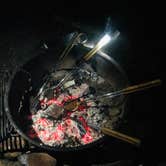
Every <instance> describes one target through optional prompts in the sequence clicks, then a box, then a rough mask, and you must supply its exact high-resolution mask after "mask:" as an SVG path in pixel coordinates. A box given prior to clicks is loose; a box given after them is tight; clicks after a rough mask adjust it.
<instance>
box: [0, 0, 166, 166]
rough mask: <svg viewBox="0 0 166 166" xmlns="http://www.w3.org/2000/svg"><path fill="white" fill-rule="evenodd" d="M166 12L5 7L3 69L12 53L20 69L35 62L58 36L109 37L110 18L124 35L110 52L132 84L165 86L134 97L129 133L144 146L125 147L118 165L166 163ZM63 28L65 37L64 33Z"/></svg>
mask: <svg viewBox="0 0 166 166" xmlns="http://www.w3.org/2000/svg"><path fill="white" fill-rule="evenodd" d="M13 5H15V6H13ZM162 6H163V4H160V3H159V2H158V3H157V2H155V3H153V2H149V3H148V2H147V4H145V3H141V2H139V3H135V4H131V3H129V2H127V1H125V2H121V1H116V2H113V1H110V3H104V2H103V3H102V2H98V1H96V2H93V3H92V4H89V2H85V1H80V2H78V1H77V2H76V3H74V2H73V3H70V2H65V3H64V4H63V3H62V2H56V3H55V4H49V3H47V2H45V3H39V4H29V3H28V2H24V4H18V5H17V4H10V5H9V4H8V5H6V6H1V8H2V10H1V14H0V64H1V65H2V64H7V63H8V60H9V57H10V56H11V52H14V54H15V55H16V56H15V58H16V63H17V65H20V64H22V63H23V62H25V61H27V60H28V59H29V58H31V57H32V55H31V54H30V53H31V52H33V51H34V50H35V49H37V48H39V47H40V44H41V43H42V42H45V41H46V42H47V41H49V40H52V38H53V36H54V35H57V33H58V35H62V36H64V35H65V34H67V33H69V32H72V31H73V30H75V29H80V30H82V31H85V32H88V33H90V34H92V37H95V34H97V33H98V32H101V33H103V31H104V29H105V25H106V20H107V18H108V17H109V16H110V18H111V25H112V27H114V28H115V29H118V30H119V31H120V32H121V36H120V39H118V40H117V43H115V44H113V45H112V46H111V47H109V48H107V49H106V51H107V52H109V53H110V54H111V56H112V57H114V58H115V59H116V60H117V62H118V63H120V65H121V66H122V67H123V68H124V70H125V72H126V74H127V76H128V79H129V81H130V83H131V84H135V83H139V82H143V81H148V80H152V79H156V78H160V79H162V81H163V83H162V85H161V86H160V87H156V88H154V89H151V90H148V91H146V92H140V93H137V95H131V96H130V100H131V108H130V113H129V114H128V118H127V121H126V122H125V124H124V128H123V131H124V132H126V133H128V134H130V135H133V136H136V137H139V138H141V139H142V146H141V148H140V149H137V148H136V149H135V148H133V147H130V148H126V150H125V149H124V148H125V147H126V146H123V143H119V146H118V147H117V152H116V153H115V154H117V155H118V152H119V158H118V157H117V158H116V160H118V159H119V160H121V159H130V160H136V161H138V160H139V161H141V162H144V163H148V164H147V165H153V164H155V163H160V162H164V161H165V153H164V151H165V146H164V145H165V143H164V142H165V139H164V134H165V116H164V111H165V109H164V86H165V85H164V79H165V70H164V66H165V61H164V56H165V54H164V52H163V49H164V46H165V38H164V24H163V22H164V9H163V7H162ZM59 25H60V26H59ZM58 26H59V29H58V30H57V29H56V28H58ZM61 26H62V27H63V28H64V31H60V29H61ZM128 146H130V145H128ZM120 152H121V153H120ZM112 153H114V152H112ZM110 155H111V154H110ZM100 157H101V156H100ZM110 157H111V156H110ZM101 160H102V157H101Z"/></svg>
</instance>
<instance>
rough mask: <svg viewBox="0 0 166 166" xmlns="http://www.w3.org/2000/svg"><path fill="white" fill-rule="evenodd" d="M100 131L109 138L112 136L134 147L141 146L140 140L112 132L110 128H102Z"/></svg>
mask: <svg viewBox="0 0 166 166" xmlns="http://www.w3.org/2000/svg"><path fill="white" fill-rule="evenodd" d="M101 131H102V132H103V133H104V134H106V135H109V136H112V137H114V138H117V139H120V140H122V141H125V142H128V143H130V144H132V145H135V146H140V145H141V140H140V139H138V138H134V137H131V136H128V135H126V134H123V133H120V132H118V131H115V130H112V129H110V128H106V127H102V128H101Z"/></svg>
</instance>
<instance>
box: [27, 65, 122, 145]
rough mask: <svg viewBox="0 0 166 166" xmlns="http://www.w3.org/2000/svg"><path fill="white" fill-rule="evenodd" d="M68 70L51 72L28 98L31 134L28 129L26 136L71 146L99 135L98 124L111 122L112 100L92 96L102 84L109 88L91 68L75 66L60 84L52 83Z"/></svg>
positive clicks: (100, 91)
mask: <svg viewBox="0 0 166 166" xmlns="http://www.w3.org/2000/svg"><path fill="white" fill-rule="evenodd" d="M89 68H90V67H89ZM68 72H69V70H59V71H56V72H55V73H51V76H49V81H47V83H45V84H44V86H42V89H40V93H38V94H39V95H38V96H35V97H34V99H35V100H32V101H31V113H32V115H31V118H30V120H31V121H32V122H33V124H32V126H31V127H32V129H33V130H34V131H35V134H34V133H33V134H32V133H31V132H30V133H29V136H30V137H31V138H35V137H38V138H39V139H40V140H41V141H42V142H43V143H44V144H46V145H50V146H57V145H59V146H62V147H75V146H81V145H85V144H88V143H91V142H93V141H96V140H98V139H99V138H101V137H102V136H103V134H102V133H101V132H100V130H99V129H100V127H101V126H102V125H104V124H105V123H106V122H108V123H109V124H110V125H112V122H111V121H113V122H114V121H116V118H117V117H118V116H117V117H116V116H114V119H113V120H112V118H111V116H112V115H111V111H112V109H111V105H110V104H112V102H110V101H109V100H108V99H107V100H103V99H101V100H95V96H97V95H100V94H104V93H105V89H106V88H107V91H113V87H112V86H111V85H110V84H109V83H108V82H107V81H106V80H105V79H104V78H102V77H101V76H99V75H98V74H97V73H95V72H94V71H93V70H92V69H91V68H90V70H89V69H88V70H87V69H84V68H81V69H80V68H79V69H77V70H74V72H73V73H72V74H71V75H70V77H69V78H67V80H66V81H65V82H64V83H63V85H62V86H59V87H56V85H57V83H58V82H59V81H60V80H62V79H63V78H64V77H65V76H66V75H67V74H68ZM114 111H115V109H114ZM118 111H119V110H118V109H117V112H118ZM114 114H115V113H114ZM110 127H111V126H110Z"/></svg>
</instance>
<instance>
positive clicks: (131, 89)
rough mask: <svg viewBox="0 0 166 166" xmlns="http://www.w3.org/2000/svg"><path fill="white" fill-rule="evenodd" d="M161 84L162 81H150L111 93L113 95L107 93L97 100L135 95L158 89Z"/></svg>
mask: <svg viewBox="0 0 166 166" xmlns="http://www.w3.org/2000/svg"><path fill="white" fill-rule="evenodd" d="M160 84H161V80H160V79H156V80H153V81H149V82H146V83H141V84H137V85H132V86H129V87H127V88H124V89H121V90H119V91H116V92H111V93H107V94H104V95H101V96H97V97H96V98H97V99H99V98H103V97H108V98H113V97H116V96H120V95H127V94H131V93H134V92H138V91H142V90H145V89H149V88H152V87H156V86H159V85H160Z"/></svg>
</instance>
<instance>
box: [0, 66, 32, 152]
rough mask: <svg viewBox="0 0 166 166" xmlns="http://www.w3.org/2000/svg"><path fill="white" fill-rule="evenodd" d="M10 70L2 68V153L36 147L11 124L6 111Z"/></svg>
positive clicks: (0, 134)
mask: <svg viewBox="0 0 166 166" xmlns="http://www.w3.org/2000/svg"><path fill="white" fill-rule="evenodd" d="M9 75H10V74H9V70H8V68H7V67H6V66H4V65H3V66H0V78H1V79H0V153H1V154H3V153H5V152H15V151H21V152H23V151H27V150H30V149H32V148H35V147H34V146H32V145H30V144H29V143H28V142H27V141H25V140H24V139H23V138H22V137H21V136H20V135H19V134H18V133H17V132H16V131H15V129H14V127H13V126H12V125H11V124H10V122H9V120H8V118H7V116H6V113H5V109H4V92H5V84H6V82H7V80H8V77H9Z"/></svg>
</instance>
